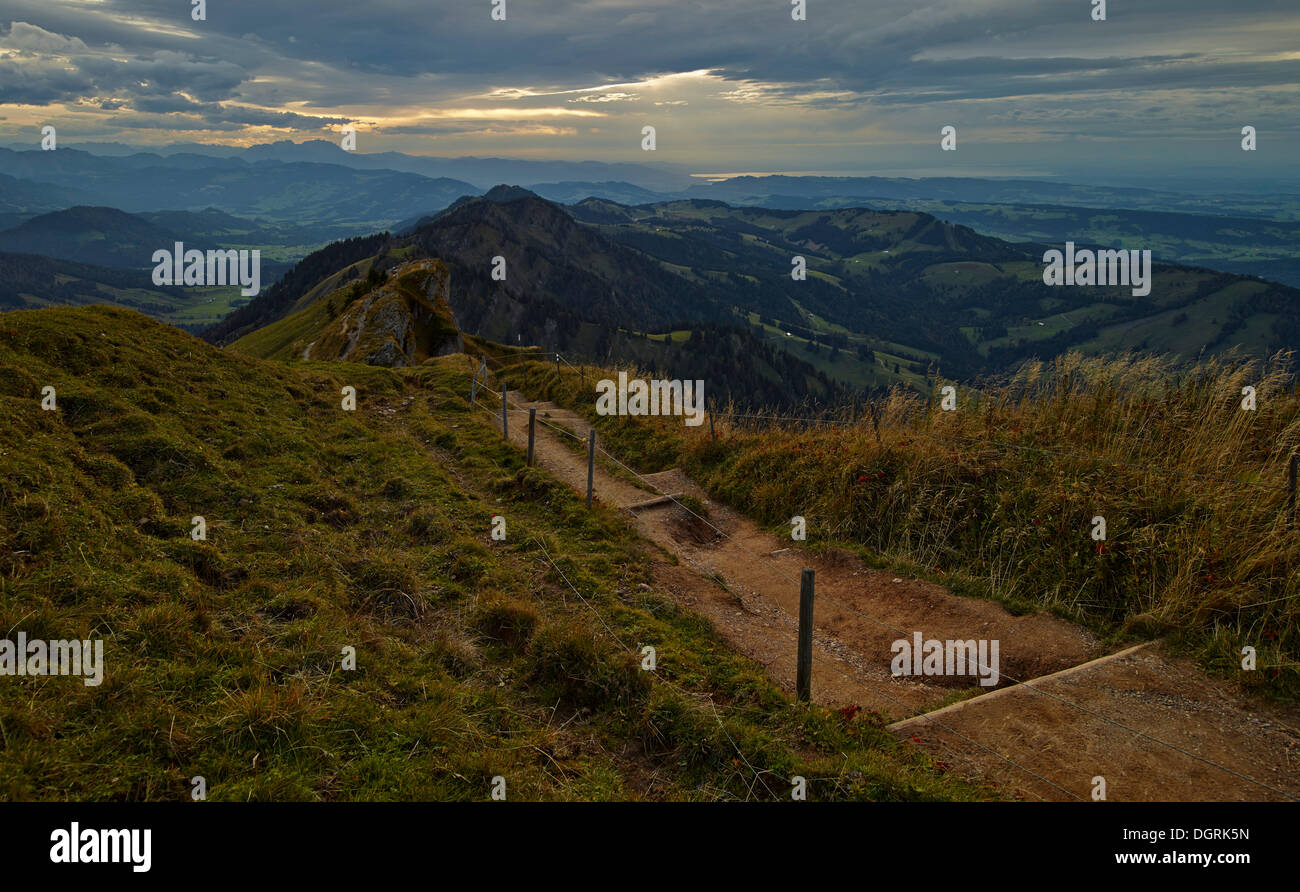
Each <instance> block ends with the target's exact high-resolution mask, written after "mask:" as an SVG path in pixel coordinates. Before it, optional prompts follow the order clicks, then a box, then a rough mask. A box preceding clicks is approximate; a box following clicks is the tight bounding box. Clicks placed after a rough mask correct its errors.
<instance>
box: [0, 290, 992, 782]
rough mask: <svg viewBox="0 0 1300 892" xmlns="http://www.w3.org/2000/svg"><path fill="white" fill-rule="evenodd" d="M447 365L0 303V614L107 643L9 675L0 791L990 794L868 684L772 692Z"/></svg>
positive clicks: (613, 520) (31, 628)
mask: <svg viewBox="0 0 1300 892" xmlns="http://www.w3.org/2000/svg"><path fill="white" fill-rule="evenodd" d="M468 381H469V376H468V371H467V364H466V363H465V360H464V357H456V356H453V357H445V358H442V359H439V360H435V361H432V362H430V363H426V364H425V365H422V366H419V367H416V368H413V369H404V370H400V371H395V370H389V369H381V368H372V367H368V366H360V365H351V364H345V363H334V364H323V363H322V364H316V363H305V364H296V365H294V366H286V365H284V364H279V363H271V362H265V361H261V360H255V359H252V358H248V357H246V356H242V355H239V354H235V353H227V352H224V351H221V350H219V349H217V348H214V347H212V346H210V345H208V344H205V343H203V342H201V341H199V340H197V339H195V338H192V337H189V336H187V335H184V334H182V333H179V332H177V331H176V330H174V329H171V328H168V327H166V326H164V325H161V324H159V323H156V322H153V321H151V320H149V319H147V318H145V317H143V316H140V315H138V314H135V313H132V312H129V311H124V310H119V309H111V308H105V307H93V308H86V309H49V310H40V311H23V312H15V313H9V314H5V315H3V316H0V400H2V401H3V411H4V414H5V417H6V419H7V421H6V424H5V425H4V426H3V428H2V429H0V456H3V464H2V465H0V468H2V471H0V626H3V628H4V629H5V630H6V635H8V636H11V637H12V636H13V635H14V634H16V632H17V631H19V630H21V631H24V632H25V633H26V634H27V635H28V637H29V638H46V639H58V638H73V637H76V638H88V637H102V638H103V640H104V643H105V662H106V671H105V678H104V681H103V684H102V685H101V686H99V687H88V686H85V685H83V683H82V680H81V679H79V678H65V677H56V678H30V677H29V678H22V679H19V678H6V679H5V680H4V683H3V684H0V751H2V754H0V798H2V799H8V800H13V799H117V800H128V799H129V800H146V799H147V800H159V799H170V800H182V799H186V798H188V796H189V794H190V779H191V778H193V777H195V776H202V777H204V778H206V781H207V784H208V790H209V798H211V799H221V800H239V801H243V800H249V799H321V800H339V799H387V798H392V799H463V800H485V799H487V798H488V796H489V788H490V784H491V779H492V778H493V777H494V776H496V775H502V776H504V777H505V778H506V780H507V785H508V787H507V789H508V796H509V798H511V799H559V798H563V799H603V798H634V799H635V798H648V799H728V798H749V797H760V798H777V799H786V798H788V796H789V792H788V791H789V789H790V781H789V778H790V777H791V776H792V775H796V774H801V775H803V776H805V777H806V778H808V781H809V785H810V797H811V798H852V799H916V798H969V797H971V796H975V795H979V794H978V793H977V792H976V791H972V790H970V789H968V788H964V787H961V786H959V785H957V784H955V783H954V782H952V781H951V780H949V779H948V778H947V777H946V776H945V775H944V774H943V773H941V772H938V771H936V770H935V769H933V768H931V767H929V764H928V763H927V762H923V761H921V757H919V756H912V755H908V754H906V753H904V752H903V750H902V749H901V747H900V745H898V744H897V743H895V742H894V741H893V739H892V738H891V737H890V735H888V734H887V733H885V732H884V731H883V730H882V729H880V728H879V727H878V726H877V725H874V724H872V722H871V721H870V720H869V719H868V718H866V717H864V716H863V715H862V714H859V715H858V716H857V717H856V718H849V717H846V716H844V715H842V714H840V713H827V712H826V711H825V710H822V709H820V708H811V709H803V708H800V709H795V708H792V706H791V703H790V701H789V700H788V699H787V698H786V697H785V696H784V695H782V694H781V693H780V692H779V691H778V690H776V689H775V688H774V687H773V686H772V685H771V684H769V683H768V682H767V681H766V680H765V677H764V676H763V675H762V674H761V673H760V671H759V670H758V669H757V668H756V667H755V666H754V665H753V664H751V663H749V662H748V661H747V660H745V659H742V658H739V657H737V656H735V655H734V654H733V653H732V652H730V651H729V650H728V649H727V648H726V647H725V646H724V645H723V644H722V643H721V641H720V640H719V639H718V638H716V637H715V636H714V634H713V633H712V631H711V630H710V628H709V627H708V626H707V624H706V623H705V622H704V621H703V620H701V619H700V618H698V617H696V616H694V615H692V614H688V613H685V612H683V611H682V610H680V609H678V608H677V607H675V606H674V605H673V603H672V602H671V601H669V600H668V599H667V598H665V597H663V596H661V595H660V594H659V593H657V592H656V591H653V590H652V591H643V590H641V589H640V587H639V584H640V583H643V582H646V581H647V580H649V579H650V578H651V577H650V575H649V571H648V569H647V564H648V557H647V555H646V554H645V553H644V552H642V551H641V550H640V546H639V545H638V544H637V540H636V538H635V537H634V536H633V535H631V533H630V530H629V528H628V527H627V526H626V525H625V524H624V522H623V520H622V517H621V515H619V514H616V513H614V512H610V511H606V510H603V509H599V508H598V509H597V510H596V511H594V512H589V511H587V510H586V509H585V508H584V507H583V506H582V502H581V500H580V499H578V498H577V497H575V496H574V495H573V494H572V493H571V492H570V491H569V490H568V489H566V488H565V487H563V486H561V485H559V484H557V483H556V482H554V481H553V480H552V479H551V478H549V477H548V476H546V475H545V474H543V473H541V472H538V471H536V470H528V469H525V468H524V467H523V458H522V455H521V454H520V453H519V452H518V451H517V450H515V449H514V448H512V447H509V446H506V445H504V444H503V443H502V441H501V438H500V436H499V434H497V433H496V432H494V431H493V429H492V428H491V425H490V420H489V418H488V416H487V415H486V414H485V413H481V412H477V411H475V410H472V409H471V408H470V407H469V406H468V405H467V404H466V401H465V399H464V397H463V393H464V392H465V390H466V388H467V386H468ZM47 385H49V386H53V387H55V388H56V390H57V404H58V408H57V410H56V411H42V409H41V407H40V392H41V388H42V387H44V386H47ZM344 386H352V387H355V388H356V389H357V409H356V410H355V411H344V410H343V409H342V408H341V405H340V399H341V397H340V391H341V389H342V388H343V387H344ZM498 514H499V515H502V516H504V517H505V518H506V519H507V524H508V526H507V531H508V535H507V539H506V541H504V542H499V541H493V540H492V539H491V537H490V535H489V531H490V528H491V520H492V517H493V516H494V515H498ZM196 515H200V516H202V517H203V518H205V520H206V524H207V539H206V541H195V540H193V539H192V537H191V522H192V518H193V517H194V516H196ZM552 560H553V561H554V562H555V563H554V564H552ZM556 565H558V567H559V568H560V569H561V570H562V571H563V575H561V574H560V573H559V572H557V571H556V569H555V566H556ZM566 580H567V582H566ZM569 583H572V585H573V587H574V588H570V587H569ZM575 590H576V592H577V593H579V594H580V595H581V597H575V596H574V595H575ZM641 644H652V645H654V646H655V647H656V648H657V649H658V654H659V668H658V670H657V671H656V672H654V673H649V672H643V671H641V669H640V666H639V662H640V661H639V653H638V650H639V647H640V645H641ZM345 647H354V648H355V649H356V669H355V670H353V671H349V670H348V669H345V668H344V667H343V665H342V664H341V658H342V653H343V649H344V648H345Z"/></svg>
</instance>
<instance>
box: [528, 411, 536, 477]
mask: <svg viewBox="0 0 1300 892" xmlns="http://www.w3.org/2000/svg"><path fill="white" fill-rule="evenodd" d="M536 431H537V410H536V409H529V410H528V467H530V468H531V467H532V466H533V436H534V434H535V433H536Z"/></svg>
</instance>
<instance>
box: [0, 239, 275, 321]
mask: <svg viewBox="0 0 1300 892" xmlns="http://www.w3.org/2000/svg"><path fill="white" fill-rule="evenodd" d="M248 302H249V298H247V297H242V296H241V295H240V293H239V286H238V285H196V286H190V287H185V288H173V287H167V288H164V287H159V286H157V285H155V284H153V279H152V275H151V271H150V270H128V269H111V268H109V267H103V266H91V265H89V264H84V263H76V262H73V261H70V260H56V259H53V258H50V257H39V256H37V255H35V254H5V253H0V310H16V309H34V308H38V307H46V306H69V305H70V306H84V305H86V304H113V305H115V306H121V307H129V308H130V309H133V310H137V311H139V312H141V313H147V314H148V315H150V316H152V317H154V318H155V319H162V320H164V321H165V322H168V323H170V324H172V325H175V326H176V327H178V328H184V329H186V330H187V331H198V330H201V329H204V328H207V327H208V326H210V325H212V324H213V323H214V322H216V321H217V320H218V319H221V318H222V317H223V316H225V315H227V314H228V313H230V312H231V310H232V309H233V308H235V307H238V306H242V305H244V304H247V303H248Z"/></svg>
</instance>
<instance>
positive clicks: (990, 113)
mask: <svg viewBox="0 0 1300 892" xmlns="http://www.w3.org/2000/svg"><path fill="white" fill-rule="evenodd" d="M506 7H507V10H508V15H507V20H506V21H504V22H495V21H492V20H491V17H490V11H491V8H492V4H491V2H490V0H457V2H434V0H428V2H413V0H373V2H367V3H364V4H349V3H333V2H319V0H317V2H308V0H278V2H275V3H246V2H235V0H209V2H208V4H207V20H206V21H201V22H196V21H193V20H192V18H191V16H190V5H189V3H188V2H184V0H103V2H98V3H81V2H72V0H10V2H8V3H7V4H6V15H5V18H4V19H0V104H3V103H11V104H27V105H35V106H60V105H61V106H62V107H63V108H64V110H65V111H69V112H71V111H73V110H76V109H85V108H92V109H98V110H107V109H113V108H116V109H118V110H119V112H118V115H117V116H114V117H113V118H112V120H113V121H114V122H117V121H120V122H122V126H136V124H135V122H137V121H141V120H148V119H149V117H150V116H151V115H155V116H157V117H156V121H157V124H158V126H159V128H164V129H166V128H174V127H175V126H176V123H175V122H176V121H177V120H178V118H177V116H181V117H182V118H184V119H185V120H187V121H189V122H190V124H192V125H193V126H195V127H204V126H207V127H211V128H213V129H221V130H222V131H225V130H227V128H229V127H230V126H231V125H238V124H246V125H249V126H255V127H277V128H301V129H305V130H318V129H319V128H320V127H322V126H324V125H326V124H330V123H337V122H340V121H345V120H349V119H351V120H373V121H378V122H380V123H379V124H377V125H376V126H377V127H378V131H377V132H384V133H388V134H391V135H394V136H401V135H416V134H426V135H438V134H456V133H464V132H470V131H473V130H474V129H475V126H477V127H478V129H480V130H481V131H482V132H485V133H487V132H496V131H494V130H493V128H494V127H498V126H500V123H499V121H498V122H497V123H492V115H491V114H485V113H484V112H485V111H486V112H491V111H492V110H494V109H495V110H502V109H509V110H510V111H511V112H514V111H518V110H521V109H522V110H525V111H527V110H529V109H533V110H536V111H537V116H536V118H535V120H533V121H531V122H527V121H524V120H522V119H518V118H512V117H510V116H509V115H505V116H503V117H502V118H501V120H509V121H512V122H513V124H512V125H508V126H506V128H505V129H507V130H509V129H510V126H517V128H519V129H526V128H527V127H528V126H530V125H531V126H533V127H534V128H535V129H538V130H542V129H546V128H551V129H552V130H554V131H556V132H559V131H561V130H563V132H566V133H571V132H574V131H573V127H574V126H579V125H582V120H581V119H579V120H578V121H576V122H575V121H573V120H569V119H565V118H562V117H561V116H560V112H557V111H556V109H557V108H561V107H564V108H572V109H589V110H592V111H597V112H599V113H600V114H599V118H600V119H609V122H608V123H606V124H605V125H603V130H604V131H605V132H607V133H608V132H613V131H614V130H618V129H619V128H622V127H625V126H626V127H630V126H631V124H632V122H631V121H630V119H629V120H628V123H627V124H623V123H621V122H620V121H619V118H618V116H620V115H624V116H628V115H630V116H644V115H645V114H647V113H648V112H649V111H653V112H655V113H656V114H658V115H669V114H674V115H679V116H680V117H679V118H678V120H680V122H681V124H682V126H687V124H688V123H689V125H691V126H692V127H693V132H703V131H704V130H705V129H707V128H710V127H714V128H719V129H735V127H736V126H737V122H739V121H741V120H743V121H745V122H746V126H747V127H748V128H750V131H751V132H752V131H754V130H759V131H761V130H762V129H763V128H764V127H767V126H769V124H770V125H771V126H773V127H775V128H777V129H781V128H788V126H789V125H788V118H785V117H781V116H785V115H788V114H789V113H790V109H792V108H797V109H798V110H800V111H802V112H805V113H807V114H816V115H823V117H819V118H817V119H816V120H817V126H818V127H821V128H825V131H826V136H827V139H830V140H833V139H835V138H839V137H841V136H842V137H843V138H844V139H845V140H849V139H852V138H854V137H853V134H854V132H855V131H861V129H862V128H863V127H864V122H868V121H869V119H875V118H879V119H881V120H890V118H889V116H890V115H896V114H901V113H904V112H906V113H907V114H909V115H911V116H912V119H913V120H914V121H918V122H923V124H922V123H918V124H917V127H918V129H926V128H928V127H929V124H930V122H931V118H934V117H935V116H943V115H949V114H951V109H952V108H953V104H954V103H965V102H971V103H995V105H994V106H992V107H989V108H986V109H981V110H980V115H979V116H980V118H981V119H987V120H1002V121H1019V122H1021V123H1024V124H1026V125H1028V123H1029V122H1032V121H1053V122H1056V123H1058V124H1059V125H1060V127H1061V128H1062V129H1066V130H1068V128H1069V123H1068V122H1069V116H1068V114H1066V113H1065V112H1067V111H1068V107H1069V106H1070V105H1071V104H1077V103H1078V102H1079V100H1080V99H1081V97H1084V96H1087V95H1090V94H1091V95H1099V96H1108V97H1115V98H1114V99H1113V101H1114V102H1115V103H1116V105H1117V114H1130V115H1134V116H1137V115H1139V114H1145V115H1148V116H1151V115H1154V116H1156V117H1160V116H1164V117H1165V119H1166V124H1167V126H1166V130H1172V129H1174V128H1175V126H1176V125H1177V123H1178V122H1180V121H1182V120H1185V119H1189V118H1190V116H1189V115H1188V111H1189V109H1192V108H1194V107H1195V106H1196V104H1197V101H1198V99H1197V96H1198V94H1199V93H1202V92H1206V91H1215V92H1216V93H1222V92H1223V91H1225V90H1226V91H1232V92H1233V96H1234V99H1233V101H1231V102H1224V104H1223V106H1222V107H1224V108H1231V107H1234V106H1235V107H1237V108H1244V109H1251V108H1254V109H1268V110H1270V112H1271V113H1273V114H1274V115H1276V116H1277V119H1276V120H1274V121H1273V122H1272V123H1273V126H1274V129H1279V128H1292V129H1294V128H1295V126H1296V121H1295V115H1294V113H1293V112H1290V113H1288V112H1287V110H1286V109H1285V104H1279V103H1278V101H1277V96H1275V95H1273V93H1274V92H1276V91H1283V90H1287V89H1289V88H1291V87H1293V86H1294V85H1295V84H1296V83H1297V82H1300V60H1298V59H1297V57H1296V54H1295V52H1294V47H1295V38H1296V36H1297V25H1298V24H1300V8H1297V5H1296V0H1234V2H1232V3H1224V2H1222V0H1142V2H1140V3H1138V2H1133V0H1127V2H1126V0H1110V2H1109V3H1108V7H1109V9H1108V13H1109V16H1108V21H1106V22H1093V21H1091V19H1090V17H1089V11H1090V8H1091V4H1090V3H1089V2H1088V0H1052V2H1039V0H809V4H808V21H806V22H793V21H791V19H790V3H789V2H788V0H547V2H545V3H541V2H524V0H507V3H506ZM11 23H12V24H11ZM702 71H707V72H708V73H709V79H708V82H707V83H703V82H701V81H699V80H698V79H697V80H696V81H694V82H691V81H689V80H682V81H675V82H673V84H672V85H671V86H670V87H662V84H661V85H660V86H661V88H660V89H659V91H658V92H655V90H653V89H646V88H645V84H646V82H647V81H648V80H653V79H654V78H656V76H661V75H676V74H680V73H684V72H702ZM674 90H675V91H678V92H677V93H676V94H672V95H670V93H671V91H674ZM581 91H587V92H581ZM1153 91H1161V97H1160V102H1159V103H1152V102H1151V101H1149V98H1150V97H1147V99H1146V100H1143V99H1142V98H1141V96H1140V94H1143V93H1151V92H1153ZM1169 91H1174V93H1175V94H1177V93H1179V92H1180V91H1181V93H1183V94H1185V95H1186V97H1187V98H1185V99H1184V98H1179V96H1178V95H1173V96H1171V95H1170V94H1169ZM1221 100H1222V97H1220V100H1216V101H1221ZM1012 101H1014V102H1016V103H1017V107H1018V109H1019V110H1021V111H1024V112H1025V114H1023V115H1021V116H1019V117H1016V116H1013V115H1012V114H1011V111H1012V110H1011V109H1010V108H1009V107H1008V103H1010V102H1012ZM1026 105H1028V106H1029V107H1028V108H1025V107H1024V106H1026ZM1157 105H1158V106H1159V107H1160V108H1159V109H1158V110H1153V109H1154V107H1155V106H1157ZM1139 107H1140V108H1141V109H1144V110H1145V111H1139ZM345 109H346V111H344V110H345ZM426 109H427V110H431V112H436V114H433V116H432V117H431V118H429V117H426V116H425V115H424V114H423V111H424V110H426ZM458 109H461V110H468V111H467V112H466V116H465V118H464V120H461V119H455V118H456V116H455V115H453V114H448V113H449V112H455V111H456V110H458ZM470 112H473V113H472V114H471V113H470ZM100 114H101V115H102V114H103V111H101V112H100ZM128 114H130V115H134V116H136V117H131V118H128V117H127V115H128ZM349 115H352V116H355V117H351V118H349ZM692 116H694V117H692ZM927 116H928V117H927ZM128 120H129V121H131V122H132V123H131V124H130V125H128V124H127V123H125V122H127V121H128ZM466 120H468V121H475V120H477V121H481V122H482V123H481V124H479V125H474V124H466V123H465V121H466ZM599 124H600V120H599V119H597V120H590V119H588V124H587V127H588V129H585V130H583V129H582V127H581V126H579V130H580V131H581V136H580V137H579V139H580V140H591V139H594V137H593V136H592V134H593V133H595V132H596V131H597V130H598V129H602V128H601V127H598V126H597V125H599ZM100 125H101V126H105V127H107V126H109V124H107V123H102V122H100ZM620 132H621V131H620ZM800 138H801V139H806V138H807V135H806V134H803V133H801V134H800ZM590 144H593V145H594V144H595V143H594V142H593V143H590ZM572 145H578V143H573V144H571V146H572Z"/></svg>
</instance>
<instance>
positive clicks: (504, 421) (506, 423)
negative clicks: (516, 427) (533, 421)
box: [501, 381, 510, 440]
mask: <svg viewBox="0 0 1300 892" xmlns="http://www.w3.org/2000/svg"><path fill="white" fill-rule="evenodd" d="M501 436H503V437H505V438H506V439H507V440H509V439H510V418H509V416H508V414H507V412H506V382H504V381H502V382H501Z"/></svg>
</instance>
